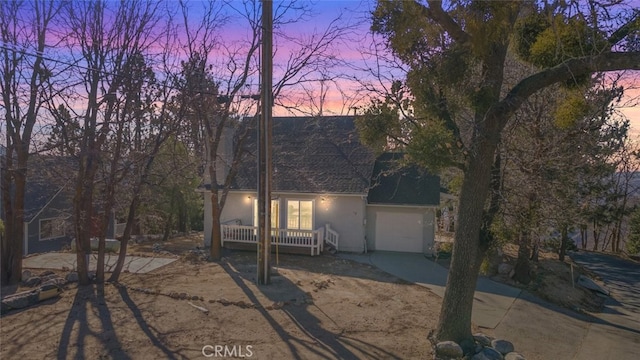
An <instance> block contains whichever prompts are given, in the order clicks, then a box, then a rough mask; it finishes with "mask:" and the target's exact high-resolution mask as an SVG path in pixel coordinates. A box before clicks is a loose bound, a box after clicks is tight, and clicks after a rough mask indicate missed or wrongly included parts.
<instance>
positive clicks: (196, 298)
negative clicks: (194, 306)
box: [191, 295, 200, 300]
mask: <svg viewBox="0 0 640 360" xmlns="http://www.w3.org/2000/svg"><path fill="white" fill-rule="evenodd" d="M191 300H200V296H197V295H193V296H191Z"/></svg>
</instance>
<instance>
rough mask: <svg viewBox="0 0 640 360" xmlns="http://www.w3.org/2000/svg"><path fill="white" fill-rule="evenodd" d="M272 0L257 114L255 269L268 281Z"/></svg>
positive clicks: (265, 4)
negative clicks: (256, 256) (256, 261)
mask: <svg viewBox="0 0 640 360" xmlns="http://www.w3.org/2000/svg"><path fill="white" fill-rule="evenodd" d="M272 54H273V0H262V59H261V60H262V61H261V62H262V64H261V65H262V66H261V69H260V70H261V77H262V86H261V89H260V93H261V99H260V100H261V103H260V106H261V107H262V109H261V116H260V124H259V125H258V217H259V220H258V270H257V272H258V273H257V277H256V278H257V281H258V284H260V285H268V284H269V283H271V132H272V115H271V107H272V105H273V90H272V82H273V55H272Z"/></svg>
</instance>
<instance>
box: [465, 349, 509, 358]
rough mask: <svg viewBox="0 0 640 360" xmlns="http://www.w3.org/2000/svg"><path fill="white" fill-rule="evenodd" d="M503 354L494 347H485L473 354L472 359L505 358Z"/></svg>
mask: <svg viewBox="0 0 640 360" xmlns="http://www.w3.org/2000/svg"><path fill="white" fill-rule="evenodd" d="M503 359H504V358H503V357H502V354H500V353H499V352H498V351H496V350H495V349H492V348H484V349H482V351H481V352H479V353H477V354H475V355H473V357H472V358H471V360H503Z"/></svg>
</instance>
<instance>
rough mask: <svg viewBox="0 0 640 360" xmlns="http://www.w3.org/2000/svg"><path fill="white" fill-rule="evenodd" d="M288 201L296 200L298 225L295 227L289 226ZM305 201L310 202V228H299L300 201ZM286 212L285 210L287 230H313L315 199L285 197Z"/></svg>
mask: <svg viewBox="0 0 640 360" xmlns="http://www.w3.org/2000/svg"><path fill="white" fill-rule="evenodd" d="M289 201H296V202H298V227H297V228H291V227H289ZM302 201H305V202H310V203H311V229H301V228H300V223H301V221H300V215H301V211H300V202H302ZM286 212H287V220H286V222H287V223H286V225H287V227H286V228H287V230H303V231H313V229H314V227H315V224H316V201H315V199H299V198H291V199H287V207H286Z"/></svg>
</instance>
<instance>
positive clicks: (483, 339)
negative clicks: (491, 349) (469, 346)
mask: <svg viewBox="0 0 640 360" xmlns="http://www.w3.org/2000/svg"><path fill="white" fill-rule="evenodd" d="M473 340H475V341H476V342H477V343H479V344H480V345H482V346H491V338H490V337H488V336H487V335H485V334H482V333H476V334H473Z"/></svg>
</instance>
